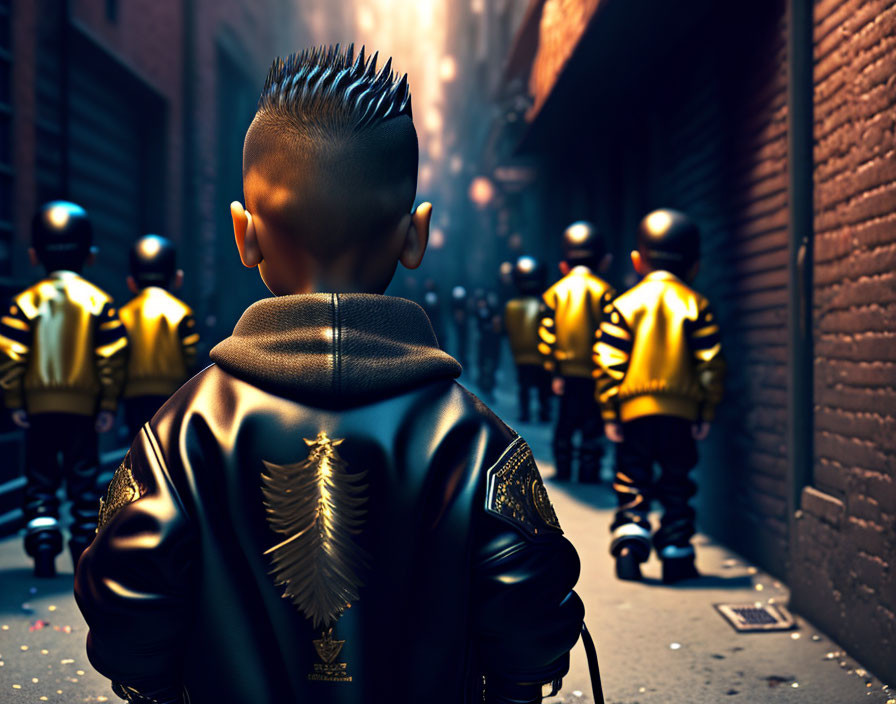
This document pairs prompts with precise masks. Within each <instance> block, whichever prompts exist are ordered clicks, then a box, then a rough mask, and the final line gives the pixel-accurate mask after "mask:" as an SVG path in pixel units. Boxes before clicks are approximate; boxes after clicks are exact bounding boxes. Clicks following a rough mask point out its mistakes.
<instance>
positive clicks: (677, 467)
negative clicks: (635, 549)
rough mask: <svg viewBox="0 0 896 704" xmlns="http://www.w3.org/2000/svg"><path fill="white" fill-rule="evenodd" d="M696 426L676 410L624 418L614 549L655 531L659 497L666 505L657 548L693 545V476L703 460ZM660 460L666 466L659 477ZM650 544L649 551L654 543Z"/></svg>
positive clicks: (619, 447) (618, 461)
mask: <svg viewBox="0 0 896 704" xmlns="http://www.w3.org/2000/svg"><path fill="white" fill-rule="evenodd" d="M691 426H692V422H691V421H689V420H687V419H685V418H676V417H673V416H644V417H642V418H637V419H635V420H632V421H629V422H627V423H623V424H622V432H623V437H624V440H623V441H622V442H621V443H619V444H618V445H617V446H616V482H615V484H614V485H613V488H614V489H615V490H616V498H617V500H618V505H619V510H618V511H617V512H616V518H615V520H614V521H613V525H612V526H611V530H612V531H613V535H614V540H613V547H612V550H613V551H614V552H616V551H618V550H619V549H621V547H622V546H623V544H624V543H626V542H630V540H629V539H631V540H633V541H634V542H636V543H637V542H640V543H641V544H642V545H643V544H644V543H645V541H646V536H649V535H650V522H649V520H648V518H647V513H648V512H649V511H650V503H651V501H652V500H653V499H656V500H658V501H659V502H660V504H661V505H662V507H663V518H662V520H661V522H660V529H659V530H658V531H657V532H656V534H655V535H654V536H653V545H654V547H655V548H656V550H657V551H658V552H659V551H661V550H662V549H663V548H664V547H667V546H676V547H687V546H688V545H690V541H691V537H692V536H693V535H694V532H695V527H694V517H695V512H694V509H693V508H692V507H691V505H690V504H689V503H688V502H689V501H690V499H691V498H692V497H693V496H694V494H695V493H697V485H696V484H695V483H694V481H693V480H692V479H691V477H690V471H691V470H692V469H693V468H694V466H695V465H696V464H697V442H696V441H695V440H694V437H693V435H691ZM654 463H656V464H658V465H659V467H660V472H659V476H658V478H656V479H655V478H654V470H653V465H654ZM638 528H640V529H642V531H639V530H638ZM646 550H647V553H648V554H649V551H650V547H649V543H646ZM645 557H646V555H645Z"/></svg>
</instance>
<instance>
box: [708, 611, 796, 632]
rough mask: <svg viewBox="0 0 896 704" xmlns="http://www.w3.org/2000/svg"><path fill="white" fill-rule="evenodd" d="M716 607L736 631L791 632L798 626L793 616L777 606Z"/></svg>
mask: <svg viewBox="0 0 896 704" xmlns="http://www.w3.org/2000/svg"><path fill="white" fill-rule="evenodd" d="M715 607H716V609H717V610H718V612H719V613H720V614H722V616H724V617H725V620H726V621H728V623H730V624H731V625H732V626H734V630H736V631H742V632H751V631H789V630H790V629H791V628H793V627H794V626H795V625H796V621H795V620H794V618H793V615H792V614H791V613H790V612H789V611H788V610H787V609H785V608H784V607H783V606H778V605H777V604H766V605H765V606H756V604H715Z"/></svg>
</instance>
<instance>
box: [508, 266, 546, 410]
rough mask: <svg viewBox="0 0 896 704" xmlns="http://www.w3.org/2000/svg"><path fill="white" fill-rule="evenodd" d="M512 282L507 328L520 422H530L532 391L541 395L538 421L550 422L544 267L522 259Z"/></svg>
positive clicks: (515, 268)
mask: <svg viewBox="0 0 896 704" xmlns="http://www.w3.org/2000/svg"><path fill="white" fill-rule="evenodd" d="M513 282H514V284H515V285H516V288H517V291H518V294H519V295H517V296H516V297H515V298H511V299H510V300H509V301H508V302H507V305H506V306H505V307H504V327H505V329H506V330H507V339H508V340H509V341H510V351H511V352H512V353H513V361H514V364H516V376H517V392H518V394H519V404H520V416H519V418H520V422H522V423H528V422H529V404H530V397H531V395H532V390H533V389H534V390H535V391H536V393H537V395H538V419H539V420H540V421H541V422H542V423H546V422H548V421H549V420H550V419H551V409H550V400H551V377H550V375H549V374H548V372H547V371H546V370H545V368H544V365H543V364H542V359H541V353H540V352H539V351H538V325H539V321H540V320H541V318H542V317H543V314H544V303H543V302H542V300H541V292H542V291H544V287H545V284H546V282H547V271H546V270H545V266H544V264H542V263H541V262H539V261H536V260H535V259H533V258H532V257H520V258H519V259H518V260H517V262H516V265H515V266H514V267H513Z"/></svg>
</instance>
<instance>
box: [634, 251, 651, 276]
mask: <svg viewBox="0 0 896 704" xmlns="http://www.w3.org/2000/svg"><path fill="white" fill-rule="evenodd" d="M632 266H633V267H634V268H635V271H637V272H638V274H640V275H641V276H646V275H647V274H648V273H649V272H648V271H647V262H645V261H644V257H642V256H641V253H640V252H639V251H638V250H637V249H635V250H632Z"/></svg>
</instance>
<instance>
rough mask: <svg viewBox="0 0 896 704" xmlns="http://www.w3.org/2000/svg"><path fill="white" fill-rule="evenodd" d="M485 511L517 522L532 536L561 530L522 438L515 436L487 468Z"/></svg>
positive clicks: (533, 459) (529, 450) (528, 449)
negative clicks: (492, 464)
mask: <svg viewBox="0 0 896 704" xmlns="http://www.w3.org/2000/svg"><path fill="white" fill-rule="evenodd" d="M486 482H487V484H486V510H488V511H490V512H491V513H493V514H495V515H497V516H500V517H501V518H503V519H505V520H507V521H509V522H511V523H513V524H515V525H517V526H518V527H520V528H522V529H523V531H524V532H525V533H526V534H527V535H529V536H530V537H533V538H538V537H541V536H542V535H545V534H548V533H552V532H554V533H556V532H561V533H562V532H563V531H562V529H561V528H560V522H559V521H558V520H557V514H556V513H555V512H554V507H553V505H551V500H550V498H549V497H548V491H547V489H546V488H545V486H544V482H543V481H542V479H541V474H540V473H539V471H538V467H537V466H536V464H535V458H534V457H532V450H531V449H530V448H529V446H528V445H527V444H526V442H525V441H524V440H523V439H522V438H519V437H518V438H516V439H515V440H514V441H513V442H512V443H511V444H510V446H509V447H508V448H507V449H506V450H505V451H504V454H503V455H501V458H500V459H499V460H498V462H497V463H496V464H495V466H494V467H492V468H491V469H490V470H489V471H488V478H487V480H486Z"/></svg>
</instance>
